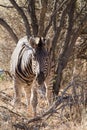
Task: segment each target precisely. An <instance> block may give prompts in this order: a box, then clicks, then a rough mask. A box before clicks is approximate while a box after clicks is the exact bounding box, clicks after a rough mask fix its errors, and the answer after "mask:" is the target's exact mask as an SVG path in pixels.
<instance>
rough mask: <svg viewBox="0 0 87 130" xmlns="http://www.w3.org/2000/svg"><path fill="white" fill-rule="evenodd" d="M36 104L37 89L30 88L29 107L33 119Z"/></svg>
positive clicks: (35, 114)
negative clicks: (30, 107)
mask: <svg viewBox="0 0 87 130" xmlns="http://www.w3.org/2000/svg"><path fill="white" fill-rule="evenodd" d="M37 104H38V99H37V88H36V87H32V88H31V98H30V105H31V106H32V111H33V115H34V117H36V116H37V110H36V107H37Z"/></svg>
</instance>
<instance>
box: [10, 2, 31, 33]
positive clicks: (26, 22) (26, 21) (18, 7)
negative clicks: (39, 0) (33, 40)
mask: <svg viewBox="0 0 87 130" xmlns="http://www.w3.org/2000/svg"><path fill="white" fill-rule="evenodd" d="M9 1H10V2H11V4H12V5H13V6H14V8H15V9H16V10H17V11H18V13H19V14H20V15H21V17H22V19H23V21H24V24H25V28H26V35H27V36H29V35H31V31H30V26H29V22H28V19H27V17H26V15H25V13H24V11H23V9H22V8H21V7H20V6H19V5H18V4H17V3H16V1H15V0H9Z"/></svg>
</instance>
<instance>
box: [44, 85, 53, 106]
mask: <svg viewBox="0 0 87 130" xmlns="http://www.w3.org/2000/svg"><path fill="white" fill-rule="evenodd" d="M45 85H46V84H45ZM46 98H47V104H48V106H51V105H52V104H53V91H52V88H51V87H49V86H47V85H46Z"/></svg>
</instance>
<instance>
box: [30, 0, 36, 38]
mask: <svg viewBox="0 0 87 130" xmlns="http://www.w3.org/2000/svg"><path fill="white" fill-rule="evenodd" d="M28 12H29V15H30V18H31V26H32V29H33V34H34V35H35V36H36V35H37V34H38V20H37V17H36V13H35V0H28Z"/></svg>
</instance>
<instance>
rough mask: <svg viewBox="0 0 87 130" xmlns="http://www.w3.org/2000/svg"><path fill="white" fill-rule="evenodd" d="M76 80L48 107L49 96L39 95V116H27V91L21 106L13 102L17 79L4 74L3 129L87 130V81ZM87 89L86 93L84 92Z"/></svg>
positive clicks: (0, 81) (0, 85)
mask: <svg viewBox="0 0 87 130" xmlns="http://www.w3.org/2000/svg"><path fill="white" fill-rule="evenodd" d="M78 81H79V79H73V80H72V81H71V82H70V84H68V86H66V88H64V89H61V90H60V94H59V96H58V99H57V101H56V103H55V104H53V106H52V107H51V108H48V107H47V102H46V99H45V97H44V98H41V97H39V101H40V102H39V104H38V107H37V109H38V117H36V118H33V117H32V116H31V111H29V112H30V114H29V115H28V116H27V112H26V111H27V110H26V104H25V102H26V101H25V98H24V93H23V97H22V105H21V108H17V109H16V108H15V107H14V106H13V105H12V99H13V93H14V91H13V82H12V80H11V79H10V78H8V77H7V78H5V77H4V76H3V77H1V78H0V130H15V129H17V130H20V129H21V130H22V129H24V130H70V129H71V130H87V110H86V101H85V100H86V99H85V98H86V95H85V94H86V93H85V92H86V90H83V89H81V88H80V87H82V85H83V83H84V84H87V81H85V80H84V82H83V81H80V84H79V82H78ZM83 91H85V92H83ZM83 94H84V96H83Z"/></svg>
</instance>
